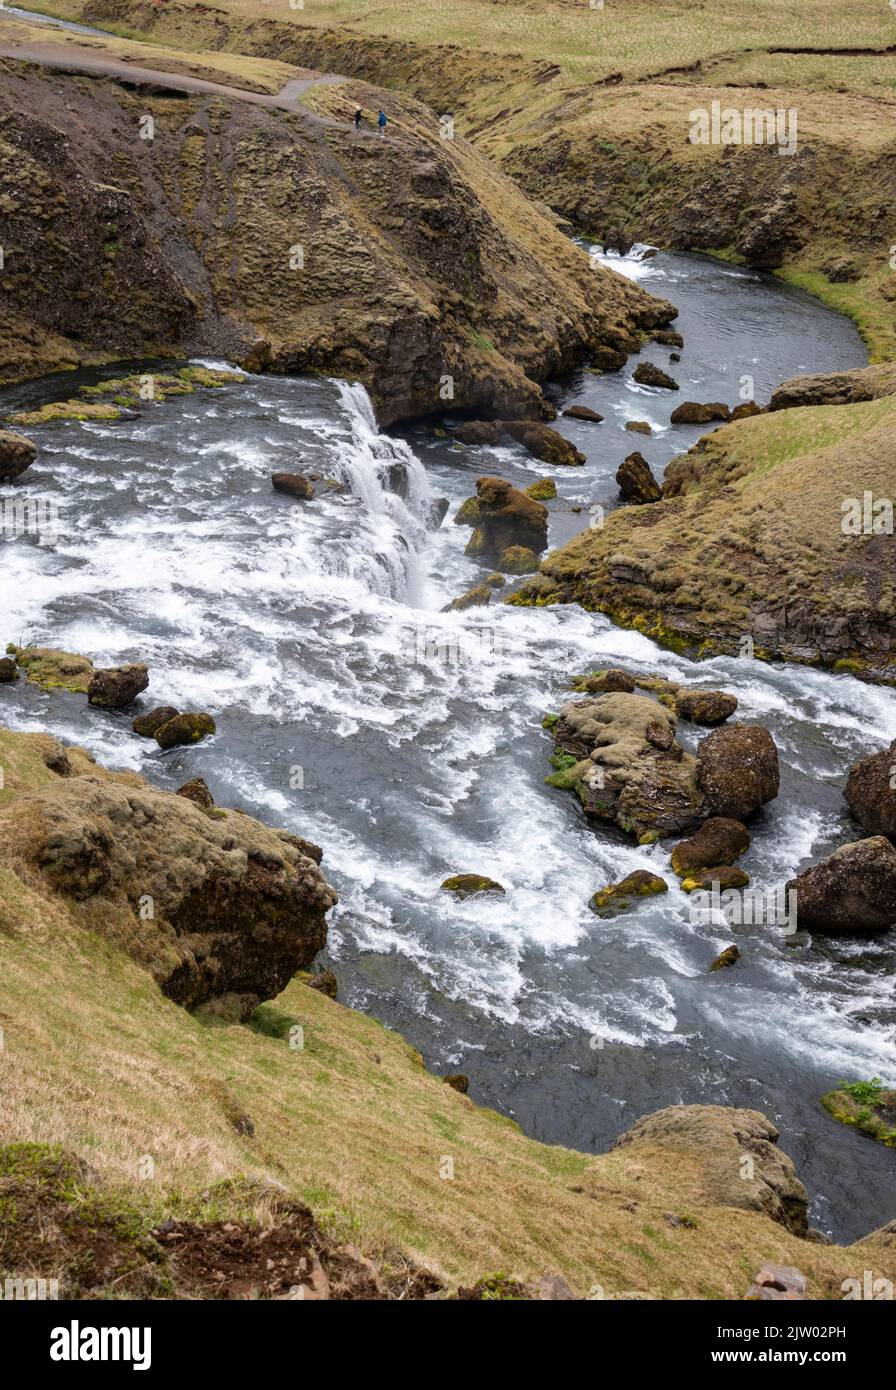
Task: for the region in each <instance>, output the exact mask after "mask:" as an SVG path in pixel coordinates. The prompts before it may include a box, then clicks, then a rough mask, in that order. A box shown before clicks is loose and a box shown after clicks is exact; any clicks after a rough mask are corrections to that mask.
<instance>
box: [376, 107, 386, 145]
mask: <svg viewBox="0 0 896 1390" xmlns="http://www.w3.org/2000/svg"><path fill="white" fill-rule="evenodd" d="M376 123H377V125H378V126H379V128H380V135H381V137H382V138H383V139H385V138H386V113H385V111H381V112H380V114H379V115H378V116H377V118H376Z"/></svg>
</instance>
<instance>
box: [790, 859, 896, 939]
mask: <svg viewBox="0 0 896 1390" xmlns="http://www.w3.org/2000/svg"><path fill="white" fill-rule="evenodd" d="M786 891H787V893H788V896H791V897H792V896H793V895H794V894H795V895H796V917H797V922H798V923H799V926H800V927H801V928H802V927H811V928H813V930H815V931H822V932H849V933H856V934H859V935H862V934H864V933H866V932H878V931H889V930H890V929H891V928H893V927H896V849H894V848H893V846H892V845H891V844H890V841H889V840H888V839H886V838H885V837H884V836H883V835H874V836H871V837H870V838H869V839H867V840H857V841H855V842H854V843H853V844H849V845H841V846H840V848H839V849H835V850H834V853H833V854H831V855H829V856H828V858H827V859H824V860H822V862H821V863H820V864H816V865H814V866H813V867H812V868H811V869H806V870H805V871H804V872H803V873H801V874H798V875H797V877H796V878H794V879H791V881H790V882H789V883H788V884H787V890H786Z"/></svg>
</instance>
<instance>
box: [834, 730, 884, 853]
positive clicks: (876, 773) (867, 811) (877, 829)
mask: <svg viewBox="0 0 896 1390" xmlns="http://www.w3.org/2000/svg"><path fill="white" fill-rule="evenodd" d="M894 783H896V740H894V742H893V743H891V744H890V747H889V748H887V749H884V751H883V752H882V753H872V754H871V757H870V758H863V759H862V761H861V762H858V763H856V764H855V765H854V766H853V767H852V768H851V769H850V773H849V777H848V779H847V782H846V789H845V791H844V795H845V797H846V800H847V802H848V803H849V809H850V811H852V813H853V815H854V816H855V818H856V820H857V821H858V822H859V825H861V827H862V829H863V830H867V831H868V833H869V835H886V836H888V837H889V838H890V839H891V840H893V839H896V789H894Z"/></svg>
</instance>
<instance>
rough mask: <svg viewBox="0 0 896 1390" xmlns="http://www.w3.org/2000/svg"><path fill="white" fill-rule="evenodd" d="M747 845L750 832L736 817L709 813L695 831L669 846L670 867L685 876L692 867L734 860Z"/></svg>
mask: <svg viewBox="0 0 896 1390" xmlns="http://www.w3.org/2000/svg"><path fill="white" fill-rule="evenodd" d="M749 848H750V832H749V831H748V830H747V827H746V826H745V825H741V823H740V821H739V820H729V819H728V817H726V816H710V818H709V820H707V821H704V822H703V824H702V825H701V827H700V829H699V830H698V831H697V833H696V835H692V836H691V838H690V839H689V840H682V841H681V843H680V844H677V845H676V846H675V848H674V849H673V850H672V868H673V869H674V870H675V872H676V873H677V874H678V875H679V877H685V876H686V875H688V874H690V873H692V872H693V870H694V869H709V868H713V867H714V866H716V865H721V864H733V863H734V861H735V859H738V858H739V857H740V856H741V855H742V854H743V853H744V851H745V850H748V849H749Z"/></svg>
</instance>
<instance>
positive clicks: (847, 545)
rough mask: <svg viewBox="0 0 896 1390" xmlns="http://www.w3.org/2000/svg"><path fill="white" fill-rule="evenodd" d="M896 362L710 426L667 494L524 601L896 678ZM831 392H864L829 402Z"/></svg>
mask: <svg viewBox="0 0 896 1390" xmlns="http://www.w3.org/2000/svg"><path fill="white" fill-rule="evenodd" d="M891 375H892V374H891V372H890V370H889V369H886V368H868V369H866V370H865V371H858V372H855V373H840V374H837V375H836V376H834V377H831V378H824V377H807V378H797V379H795V380H794V381H792V382H786V383H784V385H783V386H782V387H781V388H780V391H779V392H778V393H777V395H776V398H775V402H773V404H774V403H780V404H781V405H782V406H784V405H788V406H791V407H792V408H789V409H786V408H782V409H773V410H772V412H771V413H769V414H765V415H758V416H754V417H752V418H750V419H746V420H741V421H738V422H737V423H734V424H730V425H724V426H722V428H720V429H718V430H716V431H715V432H714V433H712V434H710V435H705V436H704V437H703V439H701V440H699V441H698V443H697V444H696V445H695V446H694V448H693V449H691V450H690V451H689V453H687V454H685V455H682V456H681V457H680V458H678V459H675V460H673V461H672V463H671V464H670V465H669V467H668V469H667V472H666V482H665V486H664V493H665V495H664V497H663V499H662V500H661V501H659V502H655V503H652V504H650V505H648V506H641V507H622V508H620V509H619V510H618V511H615V512H612V513H611V514H610V515H609V516H608V517H607V519H606V523H605V524H604V526H603V527H602V528H594V529H591V530H589V531H585V532H583V533H582V534H581V535H580V536H577V537H576V538H575V540H573V541H572V542H571V543H570V544H569V545H567V546H566V547H565V548H564V549H563V550H560V551H556V552H554V553H553V554H551V555H549V556H548V557H547V558H546V559H545V560H544V561H543V562H542V566H541V570H542V572H541V574H540V575H538V576H536V578H535V579H534V580H532V581H530V582H529V583H528V584H527V585H525V586H524V587H523V589H522V590H521V592H520V594H519V595H517V596H516V597H515V599H514V602H521V603H526V602H530V603H545V602H579V603H581V604H582V605H583V606H584V607H586V608H590V609H593V610H596V611H599V612H604V613H607V614H608V615H609V616H610V617H612V618H613V619H614V620H615V621H617V622H620V623H622V624H623V625H625V626H633V627H636V628H638V629H639V630H640V631H643V632H647V633H649V634H650V635H651V636H654V637H656V638H657V639H658V640H659V641H661V642H666V643H669V644H672V645H678V646H680V647H687V648H689V649H692V650H696V651H697V652H699V653H700V654H707V655H711V654H713V653H718V652H729V653H734V654H736V653H738V652H739V653H740V654H742V655H752V654H753V653H754V652H755V654H756V655H759V656H766V657H769V658H784V659H787V660H792V661H801V662H805V663H808V664H813V665H814V664H818V665H823V666H833V667H834V668H835V669H840V670H846V671H851V672H853V673H855V674H857V675H860V676H864V677H866V678H868V679H871V680H878V681H885V682H888V683H891V682H893V681H894V680H896V655H894V654H896V566H894V542H893V535H892V501H891V500H890V494H891V492H892V479H893V476H894V468H896V448H894V442H893V441H894V435H893V426H894V421H896V397H894V396H893V395H890V394H887V393H888V392H889V391H890V390H891V387H892V381H891ZM879 392H880V393H882V394H879V395H878V394H877V393H879ZM868 394H872V395H877V398H876V399H865V397H866V396H867V395H868ZM826 399H827V400H830V399H834V400H840V401H843V400H846V401H850V400H851V401H852V402H853V403H850V404H839V405H833V404H828V405H819V404H815V402H816V401H822V400H826ZM802 401H805V402H806V403H805V404H798V402H802ZM888 508H889V511H888V510H887V509H888ZM888 524H889V530H887V525H888Z"/></svg>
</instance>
